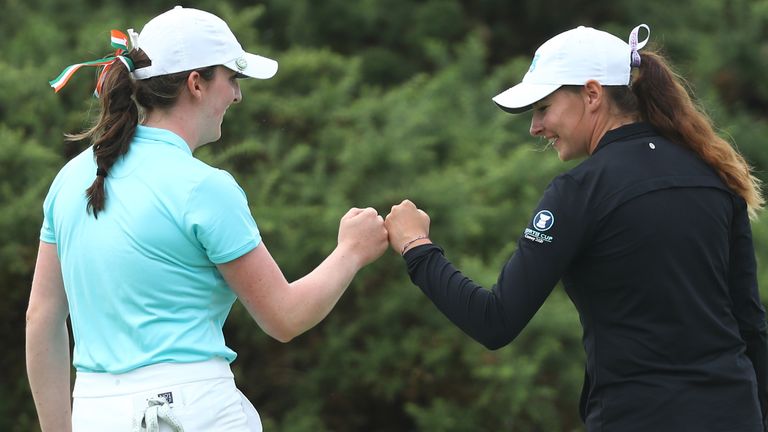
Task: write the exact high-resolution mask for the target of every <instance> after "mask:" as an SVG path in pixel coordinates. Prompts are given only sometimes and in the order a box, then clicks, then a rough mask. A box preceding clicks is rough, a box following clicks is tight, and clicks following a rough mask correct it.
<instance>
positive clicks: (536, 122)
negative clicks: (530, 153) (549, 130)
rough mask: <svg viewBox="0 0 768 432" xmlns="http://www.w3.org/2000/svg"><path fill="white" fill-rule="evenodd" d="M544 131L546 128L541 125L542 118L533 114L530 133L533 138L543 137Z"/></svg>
mask: <svg viewBox="0 0 768 432" xmlns="http://www.w3.org/2000/svg"><path fill="white" fill-rule="evenodd" d="M543 131H544V127H543V126H542V125H541V117H540V116H539V115H538V114H536V113H533V116H532V117H531V129H530V130H529V132H530V133H531V135H532V136H538V135H541V134H542V132H543Z"/></svg>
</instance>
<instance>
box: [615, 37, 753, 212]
mask: <svg viewBox="0 0 768 432" xmlns="http://www.w3.org/2000/svg"><path fill="white" fill-rule="evenodd" d="M640 58H641V63H640V67H639V68H638V69H637V70H636V71H635V76H634V77H633V80H632V83H631V85H630V87H629V88H627V87H608V89H609V92H610V95H611V98H612V99H613V100H614V102H615V103H616V104H617V106H618V107H619V108H620V109H621V110H622V111H624V112H636V113H639V114H640V117H641V119H642V120H643V121H646V122H648V123H650V124H651V125H652V126H653V127H654V128H655V129H656V130H658V131H659V133H660V134H661V135H662V136H664V137H666V138H668V139H670V140H672V141H674V142H676V143H678V144H680V145H684V146H686V147H688V148H690V149H692V150H693V151H695V152H696V153H697V154H698V155H699V157H701V158H702V159H703V160H704V161H705V162H706V163H707V164H709V166H711V167H712V168H714V169H715V171H717V173H718V174H719V176H720V178H721V179H722V180H723V182H724V183H725V184H726V186H728V187H729V188H730V189H731V190H732V191H733V192H734V193H736V194H738V195H739V196H741V197H742V198H744V201H746V202H747V206H748V208H749V215H750V217H751V218H755V217H756V215H757V211H758V210H760V209H761V208H762V207H763V204H764V203H765V200H764V199H763V195H762V192H761V190H760V185H761V182H760V180H759V179H758V178H757V177H755V176H754V175H753V174H752V169H751V167H750V166H749V164H747V162H746V160H745V159H744V157H743V156H742V155H741V154H740V153H739V152H738V151H737V150H736V149H735V148H734V147H733V146H732V145H731V144H730V143H729V142H728V141H726V140H725V139H723V138H721V137H720V136H719V135H718V134H717V133H716V132H715V129H714V127H713V125H712V120H711V119H710V118H709V116H708V115H707V114H706V113H705V112H704V110H703V109H702V108H701V107H700V106H699V105H698V104H697V103H696V102H695V101H694V99H693V98H692V96H691V93H689V91H688V90H687V89H688V88H689V86H688V85H687V83H686V81H685V80H684V79H683V78H682V77H680V76H679V75H677V74H676V73H675V72H674V71H673V70H672V68H671V67H670V66H669V64H668V63H667V61H666V60H665V59H664V57H663V56H662V55H661V54H659V53H656V52H653V51H651V50H643V51H640Z"/></svg>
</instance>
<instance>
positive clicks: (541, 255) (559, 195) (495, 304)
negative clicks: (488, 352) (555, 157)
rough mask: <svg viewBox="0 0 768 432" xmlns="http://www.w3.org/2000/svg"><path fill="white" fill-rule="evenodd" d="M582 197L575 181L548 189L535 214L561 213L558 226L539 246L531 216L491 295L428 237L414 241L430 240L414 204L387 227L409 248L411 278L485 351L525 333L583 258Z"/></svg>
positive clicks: (396, 210) (396, 242)
mask: <svg viewBox="0 0 768 432" xmlns="http://www.w3.org/2000/svg"><path fill="white" fill-rule="evenodd" d="M582 196H583V195H582V194H581V193H580V191H579V186H578V184H577V183H575V182H574V181H572V180H571V179H570V178H560V179H559V180H556V181H555V182H553V183H552V184H551V185H550V187H549V188H548V189H547V192H546V193H545V195H544V197H543V198H542V200H541V202H540V203H539V208H538V209H537V210H544V209H547V211H550V212H551V213H553V214H556V215H558V219H557V220H558V222H557V224H554V223H553V224H552V225H551V226H550V227H547V228H546V230H544V231H546V236H547V237H546V238H547V240H542V241H538V240H541V239H542V238H543V236H539V237H537V236H536V235H534V234H537V235H539V234H541V233H538V232H536V231H535V230H536V229H540V228H537V227H535V226H533V225H532V223H533V222H535V221H533V219H532V222H531V224H529V228H528V229H527V230H526V231H525V234H524V235H523V236H522V237H521V238H520V240H519V241H518V248H517V251H516V252H515V254H514V255H513V256H512V257H511V258H510V259H509V261H508V262H507V263H506V265H505V266H504V268H503V269H502V271H501V274H500V275H499V278H498V280H497V282H496V285H494V286H493V287H492V288H491V289H490V290H488V289H485V288H483V287H482V286H480V285H478V284H476V283H475V282H473V281H472V280H471V279H470V278H468V277H466V276H465V275H464V274H462V273H461V271H459V270H458V269H457V268H456V267H455V266H454V265H453V264H452V263H451V262H450V261H448V259H446V257H445V256H444V255H443V250H442V249H441V248H440V247H439V246H437V245H434V244H431V241H430V240H429V239H420V240H417V241H414V242H413V243H410V242H411V240H413V239H414V238H418V237H422V236H425V235H428V234H429V223H430V220H429V216H428V215H427V214H426V213H424V212H423V211H421V210H419V209H417V208H416V206H415V205H414V204H413V203H412V202H410V201H408V200H405V201H403V202H402V203H401V204H399V205H396V206H394V207H392V211H391V213H390V214H389V215H388V216H387V220H386V227H387V231H388V233H389V240H390V243H391V245H392V248H393V249H394V250H395V251H396V252H397V253H401V251H402V250H405V252H404V255H403V256H404V258H405V261H406V265H407V266H408V274H409V275H410V277H411V281H413V283H414V284H415V285H417V286H418V287H419V288H420V289H421V291H422V292H423V293H424V294H425V295H426V296H427V297H429V299H430V300H431V301H432V303H434V304H435V306H437V308H438V309H439V310H440V311H441V312H442V313H443V314H444V315H445V316H446V317H447V318H448V319H449V320H451V322H452V323H453V324H454V325H456V326H457V327H459V328H460V329H462V330H463V331H464V332H465V333H466V334H467V335H469V336H470V337H472V338H473V339H475V340H476V341H478V342H480V343H481V344H483V345H485V346H486V347H487V348H489V349H498V348H501V347H503V346H504V345H506V344H508V343H509V342H511V341H512V340H513V339H514V338H515V337H517V335H518V334H519V333H520V332H521V331H522V330H523V328H525V326H526V325H527V324H528V322H529V321H530V320H531V318H533V316H534V315H535V313H536V312H537V311H538V310H539V308H540V307H541V305H542V304H543V303H544V301H545V300H546V298H547V297H548V296H549V293H550V292H552V289H553V288H554V287H555V285H556V284H557V282H558V280H560V276H561V275H562V274H563V273H565V271H566V269H567V268H568V266H569V265H570V262H571V260H572V259H573V257H574V256H575V255H576V254H577V253H578V251H579V249H580V245H581V243H582V242H583V238H585V236H586V233H587V230H588V228H587V226H588V225H589V224H588V223H587V221H586V219H585V216H584V215H586V214H587V212H586V211H585V208H586V200H585V199H583V198H582ZM537 213H538V212H537ZM537 213H534V214H537ZM531 233H534V234H531Z"/></svg>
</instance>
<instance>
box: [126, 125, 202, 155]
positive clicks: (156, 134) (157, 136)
mask: <svg viewBox="0 0 768 432" xmlns="http://www.w3.org/2000/svg"><path fill="white" fill-rule="evenodd" d="M134 138H136V139H142V140H146V141H160V142H162V143H166V144H170V145H172V146H174V147H178V148H179V149H181V150H183V151H185V152H186V153H188V154H189V155H190V156H191V155H192V149H190V148H189V145H187V142H186V141H184V139H183V138H181V137H180V136H178V135H176V134H175V133H173V132H171V131H169V130H168V129H160V128H154V127H150V126H144V125H138V126H136V133H135V135H134Z"/></svg>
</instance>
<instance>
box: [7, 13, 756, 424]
mask: <svg viewBox="0 0 768 432" xmlns="http://www.w3.org/2000/svg"><path fill="white" fill-rule="evenodd" d="M174 4H175V3H171V2H166V1H161V0H149V1H146V2H143V5H142V7H141V8H140V9H126V8H125V7H124V4H122V3H118V2H117V1H114V0H107V1H100V2H95V1H91V0H68V1H66V2H64V1H62V0H31V1H27V2H21V1H20V0H6V2H5V7H4V10H3V14H2V15H0V23H1V24H2V25H0V228H2V229H0V237H1V238H2V239H1V240H0V287H1V288H0V290H2V292H3V294H4V298H5V299H6V301H5V302H3V304H2V305H0V311H2V314H3V316H4V317H5V318H6V319H5V320H3V325H2V327H0V332H2V333H1V334H2V338H3V341H5V345H6V348H7V349H6V350H4V353H3V354H2V356H0V366H2V370H3V371H4V374H3V375H0V376H2V380H3V381H2V388H3V389H5V391H4V392H3V393H2V395H0V430H9V431H29V430H35V428H36V416H35V412H34V406H33V404H32V400H31V398H30V396H29V389H28V385H27V382H26V378H25V372H24V361H23V359H24V355H23V344H24V325H23V322H24V310H25V307H26V302H27V297H28V294H29V286H30V281H31V277H32V270H33V268H34V260H35V253H36V250H37V241H38V240H37V239H38V234H39V227H40V223H41V219H42V211H41V208H42V207H41V205H42V199H43V197H44V196H45V193H46V191H47V187H48V185H49V184H50V181H51V180H52V178H53V176H54V175H55V173H56V172H57V170H58V169H59V168H60V167H61V166H62V165H63V163H64V162H65V161H66V160H67V159H68V158H70V157H72V156H73V155H74V154H76V153H77V152H79V151H80V150H81V149H82V148H84V146H85V145H87V144H85V143H65V142H64V141H63V139H62V138H63V137H62V134H63V133H64V132H77V131H80V130H82V129H83V128H85V127H87V126H88V125H89V124H90V122H91V121H92V120H93V119H94V117H95V114H96V110H97V109H98V104H97V103H96V101H95V100H94V99H93V98H91V97H90V94H91V92H92V86H93V84H94V82H93V81H94V80H93V79H92V78H93V77H92V76H89V74H88V73H87V72H81V73H79V74H78V75H76V76H75V78H73V80H72V82H71V83H70V84H69V85H68V87H67V88H66V89H65V90H63V91H62V92H61V93H60V94H56V95H55V94H53V92H52V91H51V89H50V88H49V87H48V86H47V81H48V80H50V79H52V78H53V77H55V76H56V75H57V74H58V73H59V72H60V70H61V69H62V68H63V67H64V66H66V65H68V64H71V63H75V62H79V61H84V60H91V59H95V58H98V57H100V56H102V55H103V54H104V53H105V52H108V51H109V45H108V43H109V42H108V34H109V30H110V29H111V28H123V29H126V28H130V27H133V28H136V29H137V30H138V29H140V28H141V25H143V23H144V22H146V20H147V19H148V18H150V17H151V16H154V15H156V14H157V13H159V12H161V11H163V10H166V9H168V8H170V7H172V6H173V5H174ZM185 6H187V7H199V8H203V9H207V10H210V11H212V12H214V13H216V14H218V15H219V16H221V17H223V18H224V19H225V20H226V21H227V22H229V23H230V26H231V27H232V28H233V30H234V33H235V34H237V35H238V37H239V39H240V41H241V43H242V44H243V45H244V46H245V47H247V48H248V49H249V50H252V51H256V52H259V53H262V54H264V55H267V56H271V57H273V58H276V59H278V60H279V62H280V70H279V72H278V74H277V76H276V77H275V78H274V79H271V80H267V81H259V80H249V81H243V82H242V89H243V95H244V100H243V102H242V103H241V104H239V105H237V106H234V107H232V108H231V109H230V110H229V112H228V114H227V118H226V120H225V122H224V125H223V138H222V140H221V141H220V142H218V143H215V144H211V145H208V146H206V147H204V148H202V149H200V150H199V151H198V152H197V156H198V157H200V158H201V159H203V160H205V161H206V162H208V163H210V164H212V165H215V166H218V167H221V168H224V169H226V170H228V171H230V172H231V173H232V174H233V175H234V176H235V177H236V178H237V180H238V181H239V183H240V184H241V185H242V186H243V188H244V189H245V191H246V193H247V195H248V198H249V203H250V206H251V209H252V212H253V214H254V217H255V218H256V221H257V223H258V225H259V227H260V229H261V231H262V235H263V237H264V241H265V243H266V244H267V246H268V247H269V249H270V251H271V253H272V254H273V255H274V256H275V258H276V260H277V261H278V263H280V265H281V268H282V269H283V271H284V273H285V274H286V276H287V277H288V278H289V279H295V278H298V277H300V276H302V275H303V274H305V273H306V272H307V271H309V270H310V269H311V268H313V267H314V266H315V265H317V264H318V263H319V262H320V261H321V260H322V259H323V257H324V256H325V255H326V254H327V253H328V252H329V251H330V250H331V249H332V248H333V247H334V245H335V241H336V231H337V229H338V221H339V218H340V217H341V215H342V214H344V212H346V210H347V209H348V208H349V207H351V206H358V207H363V206H372V207H375V208H377V209H378V210H379V212H381V213H382V214H386V213H387V212H388V210H389V207H390V206H391V205H393V204H396V203H398V202H400V200H402V199H404V198H409V199H412V200H414V201H415V202H416V203H417V204H418V205H419V206H421V207H422V208H424V209H425V210H426V211H427V212H428V213H429V214H430V216H431V217H432V237H433V238H434V239H435V240H436V241H437V242H439V243H440V244H441V245H442V246H443V247H444V248H445V250H446V253H447V254H448V256H449V257H450V258H451V259H452V260H453V261H454V262H455V263H456V264H457V265H458V266H459V267H460V268H461V269H463V270H464V271H465V272H466V273H467V274H468V275H470V276H472V277H473V278H474V279H475V280H476V281H478V282H480V283H482V284H484V285H485V286H488V287H490V286H491V285H492V284H493V283H494V282H495V279H496V276H497V274H498V271H499V270H500V268H501V266H502V265H503V264H504V262H505V261H506V259H507V258H508V257H509V256H510V254H511V253H513V252H514V250H515V248H516V240H517V238H518V237H519V234H520V232H521V230H522V229H523V228H524V226H525V225H526V224H527V221H528V219H529V218H530V217H531V214H530V212H531V210H532V209H533V208H534V206H535V204H536V202H537V200H538V199H539V197H540V195H541V193H542V192H543V190H544V188H545V187H546V185H547V183H548V182H549V180H550V179H551V178H552V177H554V176H555V175H557V174H558V173H560V172H562V171H564V170H566V169H567V168H568V167H570V165H568V164H562V163H560V162H559V161H558V160H557V157H556V156H555V155H554V154H553V153H552V152H548V151H544V150H545V149H544V143H542V142H539V141H537V140H536V139H532V138H531V137H530V136H529V135H528V121H529V118H528V116H525V115H522V116H510V115H508V114H505V113H503V112H502V111H500V110H498V109H497V108H496V107H495V106H494V105H493V103H492V102H491V101H490V98H491V97H492V96H494V95H495V94H496V93H498V92H499V91H501V90H503V89H505V88H507V87H508V86H510V85H511V84H513V83H515V82H516V81H517V80H519V79H520V78H521V77H522V75H523V74H524V72H525V70H526V69H527V67H528V63H529V61H530V57H531V55H532V53H533V51H534V50H535V48H536V47H537V46H538V45H540V44H541V43H542V42H543V41H544V40H546V39H547V38H549V37H550V36H552V35H554V34H556V33H558V32H560V31H563V30H566V29H568V28H571V27H575V26H577V25H591V26H595V27H598V28H602V29H605V30H608V31H611V32H612V33H614V34H616V35H618V36H619V37H622V38H624V37H626V36H627V35H628V33H629V30H630V29H631V28H632V27H634V26H635V25H637V24H639V23H641V22H645V23H647V24H649V25H650V27H651V30H652V32H653V33H652V34H651V41H652V44H654V45H655V46H657V47H659V48H661V49H663V51H664V52H665V53H666V54H667V55H668V56H669V57H670V58H671V60H672V62H673V64H675V65H676V67H677V69H678V71H679V72H680V73H681V75H683V76H685V77H686V78H688V79H689V81H690V84H691V88H692V90H693V91H695V92H696V94H697V95H698V96H699V97H700V98H701V100H702V102H703V104H704V106H705V107H706V108H707V110H708V111H709V113H710V114H711V115H712V117H713V119H714V120H715V121H716V123H717V125H718V126H719V127H720V129H721V130H722V133H723V134H724V135H725V136H729V137H730V138H731V139H732V140H733V141H734V142H735V143H737V145H738V146H739V148H740V149H741V150H742V152H743V153H744V154H745V156H746V157H747V159H748V160H750V161H751V162H752V163H753V164H754V165H755V167H756V169H757V171H758V174H759V175H760V176H764V172H763V171H764V169H765V167H766V166H768V156H766V154H768V153H766V152H764V151H763V146H764V141H765V138H764V137H765V136H766V134H767V133H768V127H767V126H766V122H765V118H764V115H765V113H766V107H768V87H766V85H765V84H764V82H763V81H764V80H763V79H762V77H763V76H764V75H765V72H766V70H767V67H768V64H766V62H767V61H768V60H766V59H768V56H766V55H765V53H766V42H765V41H766V40H767V39H766V38H765V34H764V33H765V31H766V30H765V28H766V26H765V22H766V20H768V2H766V1H764V0H760V1H757V0H755V1H748V0H734V1H732V2H719V1H717V0H706V1H704V0H696V1H695V2H694V1H693V0H685V1H681V2H677V3H669V2H661V1H652V2H645V3H638V2H630V1H628V0H619V1H616V0H614V1H610V2H609V1H605V0H598V1H594V0H593V1H575V2H566V4H564V5H562V7H557V8H554V7H552V5H551V4H547V3H542V2H535V1H528V0H526V1H520V2H508V1H502V0H481V1H471V2H470V1H466V0H464V1H462V0H424V1H413V0H411V1H408V0H394V1H391V2H380V1H373V0H361V1H357V2H348V1H341V0H328V1H323V2H317V1H310V0H293V1H291V2H286V1H279V0H266V1H262V2H258V3H254V2H244V1H237V0H229V1H225V2H222V1H213V0H208V1H205V0H201V1H197V2H189V3H188V4H185ZM753 229H754V235H755V241H756V248H757V254H758V262H759V263H760V264H762V262H764V260H765V258H766V257H768V225H767V222H765V219H761V220H759V221H757V222H755V224H754V226H753ZM759 277H760V282H761V286H762V287H765V286H766V283H768V271H767V270H765V269H764V268H763V267H762V266H761V267H760V268H759ZM761 290H762V292H763V297H764V298H768V297H766V295H768V292H767V291H766V289H765V288H761ZM225 334H226V336H227V339H228V342H229V344H230V346H232V347H233V348H234V349H235V350H236V351H237V352H238V353H239V356H238V359H237V360H236V361H235V363H234V364H233V368H234V371H235V373H236V378H237V381H238V383H239V386H240V387H241V388H242V390H243V391H244V392H245V393H246V394H247V395H248V396H249V398H250V399H251V400H252V401H253V402H254V404H255V405H256V407H257V409H258V410H259V412H260V414H261V416H262V420H263V422H264V425H265V430H268V431H290V432H302V431H360V430H369V431H391V430H398V431H422V430H423V431H474V430H509V431H578V430H581V423H580V420H579V419H578V414H577V400H578V396H579V389H580V386H581V382H582V378H583V375H582V374H583V372H582V368H583V357H584V356H583V353H582V348H581V342H580V327H579V324H578V317H577V315H576V312H575V311H574V309H573V307H572V305H571V304H570V302H569V300H568V299H567V296H566V295H565V294H564V293H563V292H562V290H560V289H559V288H558V289H556V290H555V291H554V292H553V294H552V295H551V296H550V298H549V299H548V300H547V302H546V304H545V305H544V307H543V308H542V310H541V311H540V312H539V313H538V314H537V315H536V317H535V318H534V320H533V321H532V322H531V323H530V324H529V326H528V327H527V328H526V329H525V330H524V331H523V333H522V334H521V335H520V336H519V337H518V339H517V340H515V341H514V342H513V343H512V344H510V345H509V346H507V347H505V348H503V349H501V350H498V351H494V352H489V351H487V350H485V349H484V348H483V347H481V346H480V345H479V344H477V343H475V342H473V341H472V340H471V339H469V338H468V337H467V336H465V335H463V334H462V333H461V332H460V331H459V330H457V329H456V328H454V327H453V326H452V325H451V324H450V323H449V322H448V320H446V319H445V318H444V317H443V316H442V315H440V314H439V312H437V310H436V309H435V308H434V307H432V306H431V305H430V303H429V301H428V300H426V298H424V296H423V295H422V294H421V293H420V292H419V290H418V289H417V288H415V287H414V286H413V285H412V284H411V283H410V281H409V280H408V277H407V275H406V273H405V271H404V265H403V263H402V259H401V258H400V257H398V256H396V255H395V254H393V253H387V254H386V255H385V256H384V257H383V258H382V259H380V260H379V261H377V262H376V263H374V264H373V265H371V266H369V267H368V268H366V269H364V270H363V271H362V272H361V273H360V275H359V276H358V277H357V278H356V279H355V281H354V282H353V284H352V286H351V287H350V289H349V291H348V293H347V294H345V296H344V297H343V298H342V299H341V301H340V302H339V304H338V305H337V307H336V308H335V309H334V311H333V312H332V313H331V314H330V316H329V317H328V318H327V319H326V320H325V321H323V322H322V323H321V324H320V325H318V326H317V327H316V328H315V329H312V330H310V331H309V332H307V333H306V334H305V335H302V336H300V337H299V338H297V339H296V340H294V341H292V342H291V343H289V344H285V345H283V344H279V343H277V342H275V341H273V340H271V339H269V338H268V337H267V336H266V335H265V334H264V333H263V332H261V331H260V330H259V329H258V327H257V326H256V325H255V323H254V322H253V321H252V320H251V319H250V318H249V317H248V314H247V313H246V312H245V311H244V309H243V308H242V307H240V306H239V305H237V306H236V307H235V308H234V310H233V312H232V314H231V316H230V318H229V320H228V322H227V325H226V327H225Z"/></svg>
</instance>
